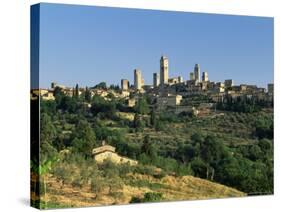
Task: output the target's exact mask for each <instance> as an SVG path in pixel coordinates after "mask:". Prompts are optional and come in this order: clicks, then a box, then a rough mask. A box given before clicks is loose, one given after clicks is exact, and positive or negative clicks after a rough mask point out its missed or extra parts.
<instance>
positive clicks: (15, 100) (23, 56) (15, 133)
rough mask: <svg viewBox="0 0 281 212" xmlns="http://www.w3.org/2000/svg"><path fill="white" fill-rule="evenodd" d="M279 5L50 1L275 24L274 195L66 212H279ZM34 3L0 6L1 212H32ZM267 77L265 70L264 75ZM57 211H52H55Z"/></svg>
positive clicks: (227, 0) (261, 0)
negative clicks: (225, 16) (31, 49)
mask: <svg viewBox="0 0 281 212" xmlns="http://www.w3.org/2000/svg"><path fill="white" fill-rule="evenodd" d="M279 1H280V0H57V1H56V0H47V1H45V2H51V3H70V4H84V5H98V6H115V7H127V8H146V9H161V10H175V11H189V12H207V13H219V14H235V15H254V16H269V17H273V16H274V18H275V33H274V34H275V38H276V39H275V66H274V67H275V94H276V96H275V108H276V109H275V141H274V143H275V195H274V196H260V197H248V198H236V199H223V200H204V201H201V200H200V201H186V202H172V203H160V204H142V205H128V206H109V207H97V208H86V209H68V210H67V211H92V210H95V211H98V212H99V211H113V210H114V211H122V212H123V211H124V212H127V211H128V212H129V211H131V210H134V211H135V212H140V211H143V210H148V211H159V210H163V211H174V210H179V211H186V210H189V211H226V210H227V211H228V212H232V211H235V212H237V211H265V210H270V211H277V210H278V205H280V204H278V203H279V202H280V200H281V198H280V191H281V190H280V180H278V179H281V175H280V170H281V169H280V168H279V167H280V165H279V164H280V154H281V149H280V144H278V143H279V141H280V140H281V139H280V138H281V131H280V130H279V129H280V120H281V118H280V111H278V109H277V108H281V107H280V95H281V93H280V92H279V91H280V90H281V89H280V87H281V85H280V84H278V83H277V82H278V81H279V80H280V72H279V71H278V70H280V58H281V57H280V38H281V33H280V29H281V25H280V23H281V22H280V21H281V16H280V15H279V10H280V9H279V8H281V7H280V3H279ZM38 2H39V1H35V0H30V1H28V0H2V1H1V3H0V4H1V6H0V9H1V11H0V26H1V28H0V29H1V32H0V49H1V50H0V52H1V55H0V58H1V60H0V73H1V75H0V79H1V83H0V88H1V96H0V97H1V100H0V129H1V130H0V165H1V166H0V167H1V169H0V211H33V210H34V209H32V208H30V207H29V206H28V198H29V112H28V111H29V7H30V5H31V4H35V3H38ZM265 71H266V70H265ZM50 211H52V210H50ZM61 211H64V210H61Z"/></svg>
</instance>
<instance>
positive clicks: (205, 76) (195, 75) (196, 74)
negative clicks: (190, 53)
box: [189, 64, 209, 82]
mask: <svg viewBox="0 0 281 212" xmlns="http://www.w3.org/2000/svg"><path fill="white" fill-rule="evenodd" d="M189 78H190V80H195V81H197V82H201V79H200V66H199V64H195V67H194V71H193V72H190V74H189ZM202 81H203V82H207V81H209V78H208V73H207V72H203V73H202Z"/></svg>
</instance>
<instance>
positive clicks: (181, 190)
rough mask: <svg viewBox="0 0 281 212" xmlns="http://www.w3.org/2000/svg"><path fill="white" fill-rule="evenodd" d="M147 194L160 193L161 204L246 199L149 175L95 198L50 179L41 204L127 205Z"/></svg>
mask: <svg viewBox="0 0 281 212" xmlns="http://www.w3.org/2000/svg"><path fill="white" fill-rule="evenodd" d="M149 192H153V193H161V194H162V199H161V200H160V201H175V200H197V199H210V198H226V197H242V196H246V194H245V193H243V192H240V191H238V190H236V189H233V188H230V187H227V186H223V185H221V184H217V183H213V182H210V181H207V180H203V179H200V178H196V177H192V176H183V177H174V176H166V177H163V178H162V179H157V178H154V177H152V176H149V175H141V174H132V173H130V174H128V176H127V180H126V181H125V184H124V185H123V186H122V188H121V189H119V190H118V191H116V192H114V193H110V192H109V188H107V189H104V190H103V191H102V192H100V193H99V194H98V195H96V194H95V193H93V192H92V191H91V189H90V187H83V188H80V187H79V188H78V187H74V186H72V185H69V184H64V185H63V186H62V185H61V184H60V183H59V181H58V180H57V179H56V178H54V177H49V178H48V192H47V194H46V196H43V197H42V201H43V202H46V201H47V208H52V207H53V206H55V207H87V206H99V205H114V204H128V203H130V201H131V199H132V198H133V197H137V198H143V196H144V195H145V194H146V193H149Z"/></svg>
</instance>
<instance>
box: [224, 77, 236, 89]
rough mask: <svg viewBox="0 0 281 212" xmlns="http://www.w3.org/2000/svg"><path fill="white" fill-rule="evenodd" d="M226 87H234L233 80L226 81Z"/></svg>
mask: <svg viewBox="0 0 281 212" xmlns="http://www.w3.org/2000/svg"><path fill="white" fill-rule="evenodd" d="M224 86H225V88H231V87H232V86H234V82H233V80H232V79H227V80H225V81H224Z"/></svg>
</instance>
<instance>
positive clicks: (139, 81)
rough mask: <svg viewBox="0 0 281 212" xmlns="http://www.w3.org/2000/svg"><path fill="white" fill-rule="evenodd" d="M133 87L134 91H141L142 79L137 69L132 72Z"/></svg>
mask: <svg viewBox="0 0 281 212" xmlns="http://www.w3.org/2000/svg"><path fill="white" fill-rule="evenodd" d="M134 86H135V89H136V90H141V87H142V77H141V71H140V70H139V69H135V70H134Z"/></svg>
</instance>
